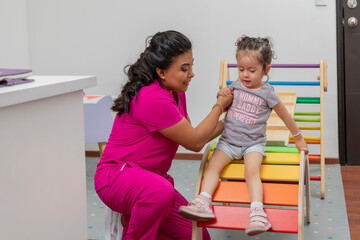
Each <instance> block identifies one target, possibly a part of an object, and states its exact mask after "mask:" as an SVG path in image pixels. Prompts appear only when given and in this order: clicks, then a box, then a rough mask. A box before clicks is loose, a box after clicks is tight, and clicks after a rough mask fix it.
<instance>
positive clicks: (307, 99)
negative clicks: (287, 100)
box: [296, 97, 320, 104]
mask: <svg viewBox="0 0 360 240" xmlns="http://www.w3.org/2000/svg"><path fill="white" fill-rule="evenodd" d="M296 103H311V104H320V97H298V98H297V100H296Z"/></svg>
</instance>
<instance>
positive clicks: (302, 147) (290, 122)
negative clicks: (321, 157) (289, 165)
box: [274, 102, 309, 154]
mask: <svg viewBox="0 0 360 240" xmlns="http://www.w3.org/2000/svg"><path fill="white" fill-rule="evenodd" d="M274 111H275V112H276V114H277V115H278V116H279V117H280V118H281V120H282V121H283V122H284V123H285V125H286V127H287V128H288V129H289V130H290V132H291V134H292V135H293V136H294V140H295V145H296V148H297V149H298V150H299V151H304V152H305V154H308V153H309V149H308V147H307V144H306V142H305V140H304V139H303V137H302V135H301V132H300V131H299V129H298V127H297V125H296V123H295V121H294V119H293V118H292V117H291V115H290V114H289V112H288V111H287V109H286V107H285V106H284V104H283V103H282V102H280V103H278V104H277V105H276V106H275V107H274Z"/></svg>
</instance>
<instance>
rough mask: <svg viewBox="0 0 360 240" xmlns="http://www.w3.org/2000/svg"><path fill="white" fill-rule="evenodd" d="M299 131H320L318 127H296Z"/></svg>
mask: <svg viewBox="0 0 360 240" xmlns="http://www.w3.org/2000/svg"><path fill="white" fill-rule="evenodd" d="M298 128H299V129H300V130H320V126H298Z"/></svg>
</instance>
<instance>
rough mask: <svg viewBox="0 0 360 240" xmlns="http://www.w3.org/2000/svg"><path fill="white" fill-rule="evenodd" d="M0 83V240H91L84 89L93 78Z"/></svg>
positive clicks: (37, 79) (34, 77)
mask: <svg viewBox="0 0 360 240" xmlns="http://www.w3.org/2000/svg"><path fill="white" fill-rule="evenodd" d="M30 78H31V79H35V81H34V82H31V83H26V84H21V85H15V86H10V87H3V88H0V239H29V240H35V239H36V240H45V239H46V240H49V239H51V240H64V239H66V240H72V239H74V240H86V239H87V220H86V219H87V209H86V169H85V154H84V153H85V145H84V113H83V109H84V106H83V96H82V94H83V91H82V90H83V89H85V88H89V87H93V86H95V85H96V77H94V76H32V77H30Z"/></svg>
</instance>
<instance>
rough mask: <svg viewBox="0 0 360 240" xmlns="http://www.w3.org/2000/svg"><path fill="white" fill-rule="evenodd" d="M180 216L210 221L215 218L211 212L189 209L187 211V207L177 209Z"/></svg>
mask: <svg viewBox="0 0 360 240" xmlns="http://www.w3.org/2000/svg"><path fill="white" fill-rule="evenodd" d="M179 214H180V216H182V217H184V218H186V219H189V220H194V221H211V220H213V219H215V216H214V215H212V214H206V213H194V212H191V211H188V210H187V209H181V208H180V209H179Z"/></svg>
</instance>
